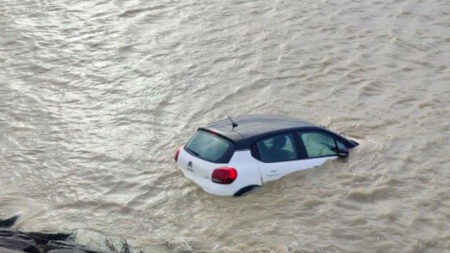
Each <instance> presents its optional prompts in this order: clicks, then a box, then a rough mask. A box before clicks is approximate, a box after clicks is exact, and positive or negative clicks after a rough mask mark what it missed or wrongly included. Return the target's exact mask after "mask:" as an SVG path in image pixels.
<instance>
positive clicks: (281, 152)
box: [256, 134, 298, 163]
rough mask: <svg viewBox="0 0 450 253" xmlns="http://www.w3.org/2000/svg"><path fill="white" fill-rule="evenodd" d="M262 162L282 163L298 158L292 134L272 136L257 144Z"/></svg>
mask: <svg viewBox="0 0 450 253" xmlns="http://www.w3.org/2000/svg"><path fill="white" fill-rule="evenodd" d="M256 146H257V147H258V151H259V155H260V158H261V161H263V162H269V163H270V162H282V161H290V160H295V159H297V158H298V153H297V149H296V148H295V142H294V136H293V135H292V134H281V135H276V136H272V137H270V138H267V139H264V140H262V141H259V142H258V143H256Z"/></svg>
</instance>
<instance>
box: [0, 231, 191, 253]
mask: <svg viewBox="0 0 450 253" xmlns="http://www.w3.org/2000/svg"><path fill="white" fill-rule="evenodd" d="M20 252H21V253H23V252H27V253H170V252H171V251H170V249H169V247H168V246H167V245H150V246H147V247H144V248H142V249H130V247H129V245H128V243H127V241H126V240H124V239H122V238H119V237H115V236H107V235H104V234H102V233H99V232H96V231H92V230H87V229H76V230H74V231H73V232H72V233H71V234H67V233H49V232H20V231H17V230H13V229H6V228H4V229H0V253H20ZM177 252H179V251H177ZM183 252H186V251H183Z"/></svg>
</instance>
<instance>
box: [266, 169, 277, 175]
mask: <svg viewBox="0 0 450 253" xmlns="http://www.w3.org/2000/svg"><path fill="white" fill-rule="evenodd" d="M279 174H280V172H279V171H278V170H271V171H269V173H267V175H268V176H276V175H279Z"/></svg>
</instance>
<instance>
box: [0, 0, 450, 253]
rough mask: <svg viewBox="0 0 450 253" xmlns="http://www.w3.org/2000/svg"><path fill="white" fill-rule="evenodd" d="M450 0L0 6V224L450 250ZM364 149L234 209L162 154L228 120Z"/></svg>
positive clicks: (289, 244) (321, 247)
mask: <svg viewBox="0 0 450 253" xmlns="http://www.w3.org/2000/svg"><path fill="white" fill-rule="evenodd" d="M449 17H450V2H449V1H448V0H431V1H421V0H407V1H397V0H395V1H394V0H388V1H375V0H368V1H349V0H338V1H326V0H321V1H303V0H300V1H290V0H287V1H281V0H275V1H254V0H243V1H234V0H232V1H203V0H200V1H198V0H196V1H193V0H187V1H174V0H162V1H138V0H129V1H121V0H113V1H106V0H91V1H87V0H77V1H69V0H56V1H48V0H39V1H38V0H27V1H19V0H15V1H7V0H0V96H1V99H0V213H1V215H3V216H8V215H12V214H16V213H20V214H22V216H21V219H20V220H19V222H18V224H17V225H16V227H17V228H21V229H24V230H63V231H65V230H70V229H72V228H76V227H84V228H91V229H95V230H99V231H102V232H105V233H108V234H113V235H118V236H122V237H125V238H127V239H130V240H131V241H132V242H134V243H135V244H136V245H140V246H145V245H147V244H150V243H169V244H170V245H171V247H172V248H176V249H177V250H180V249H181V250H193V251H194V252H450V168H449V167H450V166H449V165H450V158H449V157H450V155H449V151H450V120H449V118H450V69H449V62H450V60H449V59H450V18H449ZM227 114H229V115H234V116H237V115H245V114H281V115H288V116H291V117H295V118H299V119H305V120H309V121H311V122H314V123H317V124H323V125H326V126H327V127H329V128H331V129H332V130H335V131H338V132H341V133H344V134H346V135H348V136H350V137H352V138H354V139H356V140H358V141H359V142H360V143H361V145H360V146H359V147H358V148H357V149H356V150H354V152H352V154H351V157H350V159H349V160H348V161H347V162H343V161H332V162H329V163H327V164H325V165H324V166H321V167H319V168H317V169H314V170H308V171H303V172H299V173H294V174H292V175H290V176H288V177H285V178H283V179H281V180H280V181H277V182H274V183H270V184H267V185H265V186H264V187H262V188H259V189H257V190H256V191H254V192H252V193H251V194H249V195H246V196H244V197H242V198H224V197H216V196H212V195H209V194H206V193H205V192H203V191H202V190H200V189H199V188H198V187H197V186H196V185H194V184H193V183H191V182H190V181H188V180H187V179H185V178H184V177H183V176H182V174H181V173H180V172H179V171H178V170H177V169H176V167H175V164H174V163H173V160H172V156H173V153H174V151H175V149H176V148H177V147H178V146H179V145H181V144H183V143H184V142H185V141H186V140H187V138H188V137H189V136H190V135H191V134H192V133H193V132H194V131H195V129H196V128H197V127H199V126H202V125H204V124H206V123H208V122H211V121H215V120H219V119H223V118H225V117H226V115H227Z"/></svg>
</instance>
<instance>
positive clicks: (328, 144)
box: [256, 131, 337, 182]
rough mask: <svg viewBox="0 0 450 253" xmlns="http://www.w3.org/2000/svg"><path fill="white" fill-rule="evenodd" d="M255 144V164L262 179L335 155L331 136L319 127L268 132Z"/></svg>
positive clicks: (321, 161)
mask: <svg viewBox="0 0 450 253" xmlns="http://www.w3.org/2000/svg"><path fill="white" fill-rule="evenodd" d="M283 139H284V140H283ZM256 148H257V151H258V156H259V157H258V160H259V164H258V168H259V171H260V173H261V177H262V179H263V181H264V182H267V181H273V180H277V179H279V178H281V177H283V176H285V175H287V174H289V173H292V172H295V171H301V170H305V169H310V168H315V167H318V166H320V165H322V164H323V163H325V162H326V161H327V160H330V159H335V158H336V157H337V153H336V141H335V139H334V138H333V137H332V136H330V135H327V134H326V133H322V132H320V131H305V132H296V133H288V134H280V135H276V136H271V137H269V138H265V139H263V140H261V141H259V142H257V143H256ZM286 153H287V154H286Z"/></svg>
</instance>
